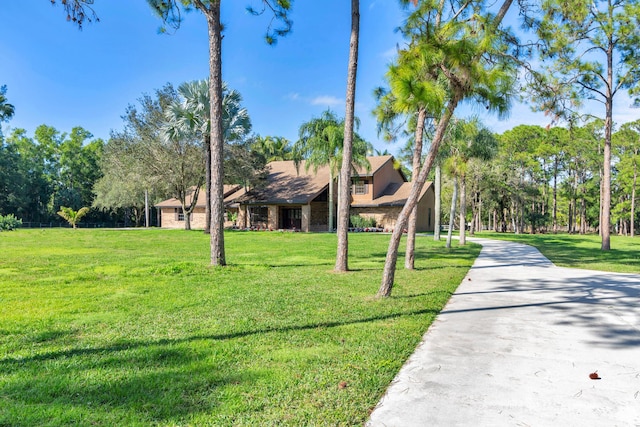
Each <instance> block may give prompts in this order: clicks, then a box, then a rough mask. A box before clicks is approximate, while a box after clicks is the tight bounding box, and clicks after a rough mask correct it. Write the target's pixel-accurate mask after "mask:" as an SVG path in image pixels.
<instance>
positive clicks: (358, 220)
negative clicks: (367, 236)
mask: <svg viewBox="0 0 640 427" xmlns="http://www.w3.org/2000/svg"><path fill="white" fill-rule="evenodd" d="M349 220H350V221H351V226H352V227H353V228H374V227H375V226H376V220H375V218H365V217H362V216H360V215H351V217H349Z"/></svg>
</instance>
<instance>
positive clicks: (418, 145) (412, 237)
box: [404, 108, 427, 270]
mask: <svg viewBox="0 0 640 427" xmlns="http://www.w3.org/2000/svg"><path fill="white" fill-rule="evenodd" d="M426 118H427V110H425V109H424V108H420V110H419V111H418V122H417V123H416V133H415V138H414V140H415V144H414V146H413V164H412V168H413V172H412V173H411V180H413V179H414V177H416V176H418V174H419V173H420V160H422V137H423V135H424V122H425V120H426ZM417 225H418V205H417V204H416V206H415V207H414V208H413V209H412V210H411V215H409V227H408V228H407V249H406V251H405V258H404V268H406V269H407V270H413V269H414V265H415V248H416V228H417Z"/></svg>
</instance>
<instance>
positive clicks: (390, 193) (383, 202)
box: [351, 182, 433, 208]
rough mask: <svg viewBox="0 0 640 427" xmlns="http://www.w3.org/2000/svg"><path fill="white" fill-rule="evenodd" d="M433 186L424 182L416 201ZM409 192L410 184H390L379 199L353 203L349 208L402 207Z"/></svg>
mask: <svg viewBox="0 0 640 427" xmlns="http://www.w3.org/2000/svg"><path fill="white" fill-rule="evenodd" d="M432 185H433V183H432V182H426V183H425V184H424V186H423V187H422V191H421V192H420V197H418V200H422V198H423V197H424V195H425V194H426V193H427V190H429V187H431V186H432ZM410 192H411V183H410V182H403V183H402V184H399V183H391V184H389V185H388V186H387V187H386V188H385V189H384V191H383V192H382V195H381V196H380V197H377V198H375V199H373V200H372V201H368V202H354V203H351V207H353V208H370V207H378V206H404V205H405V203H406V202H407V199H408V198H409V193H410Z"/></svg>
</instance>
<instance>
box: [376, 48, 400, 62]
mask: <svg viewBox="0 0 640 427" xmlns="http://www.w3.org/2000/svg"><path fill="white" fill-rule="evenodd" d="M397 54H398V46H394V47H392V48H391V49H387V50H385V51H384V52H382V53H381V54H380V56H381V57H383V58H384V59H388V60H391V59H394V58H395V57H396V55H397Z"/></svg>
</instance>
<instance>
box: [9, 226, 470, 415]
mask: <svg viewBox="0 0 640 427" xmlns="http://www.w3.org/2000/svg"><path fill="white" fill-rule="evenodd" d="M225 239H226V246H227V259H228V261H229V262H230V263H231V265H230V266H228V267H225V268H211V267H209V266H208V260H209V240H208V236H206V235H204V234H203V233H201V232H195V231H194V232H185V231H177V230H174V231H167V230H127V231H125V230H86V229H78V230H69V229H60V230H50V229H47V230H18V231H15V232H6V233H0V254H2V255H0V425H11V426H32V425H42V426H44V425H50V426H56V425H104V426H113V425H140V426H142V425H145V426H146V425H163V426H164V425H169V426H174V425H198V426H200V425H211V426H220V425H260V426H264V425H292V426H300V425H362V423H363V422H364V421H365V420H366V418H367V416H368V414H369V411H370V410H371V409H372V407H373V406H374V405H375V404H376V402H377V401H378V399H379V398H380V397H381V395H382V393H383V392H384V390H385V389H386V387H387V385H388V384H389V382H390V381H391V380H392V379H393V377H394V375H395V374H396V373H397V371H398V370H399V368H400V366H401V365H402V364H403V362H404V361H405V360H406V358H407V357H408V356H409V355H410V354H411V353H412V352H413V350H414V348H415V346H416V345H417V343H418V342H419V341H420V338H421V336H422V334H423V333H424V332H425V331H426V329H427V328H428V326H429V324H430V323H431V322H432V321H433V319H434V317H435V315H436V313H437V312H438V311H439V310H440V309H441V308H442V306H443V305H444V304H445V303H446V301H447V299H448V298H449V296H450V295H451V293H452V292H453V291H454V290H455V288H456V287H457V285H458V284H459V283H460V282H461V280H462V278H463V277H464V275H465V273H466V272H467V270H468V268H469V267H470V266H471V264H472V263H473V260H474V259H475V257H476V256H477V254H478V253H479V250H480V248H479V246H476V245H469V246H467V247H466V248H457V247H455V248H454V249H452V250H450V251H447V250H446V249H445V248H444V243H443V242H439V243H436V242H434V241H433V239H432V238H431V237H419V238H418V240H417V257H416V258H417V263H416V267H417V270H416V271H413V272H408V271H404V270H402V269H399V270H398V274H397V277H396V283H397V284H396V287H395V288H394V293H393V297H392V298H389V299H386V300H378V299H376V298H374V295H375V293H376V291H377V288H378V286H379V284H380V279H381V270H382V265H383V263H384V256H385V253H386V248H387V244H388V241H389V236H387V235H378V234H368V233H361V234H353V235H350V267H351V268H352V269H353V270H354V271H352V272H349V273H346V274H336V273H333V272H332V268H333V264H334V256H335V246H336V244H335V235H330V234H303V233H295V234H294V233H268V232H228V233H227V234H226V235H225ZM401 265H402V261H401V262H399V266H401Z"/></svg>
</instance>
